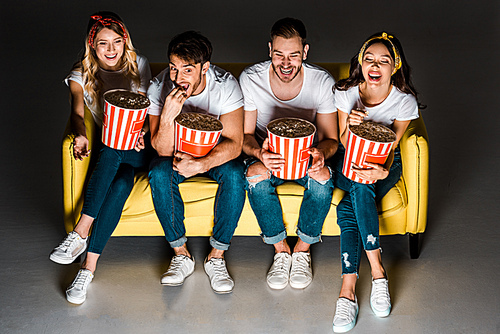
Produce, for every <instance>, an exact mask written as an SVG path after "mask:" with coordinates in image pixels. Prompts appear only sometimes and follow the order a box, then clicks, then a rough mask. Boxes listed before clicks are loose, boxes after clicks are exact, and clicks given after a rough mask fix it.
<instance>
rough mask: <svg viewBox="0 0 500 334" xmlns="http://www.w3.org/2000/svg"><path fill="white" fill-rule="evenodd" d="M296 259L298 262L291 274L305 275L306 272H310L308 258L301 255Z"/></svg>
mask: <svg viewBox="0 0 500 334" xmlns="http://www.w3.org/2000/svg"><path fill="white" fill-rule="evenodd" d="M296 259H297V261H295V263H294V265H293V266H292V272H291V274H296V273H297V272H299V273H305V272H306V271H307V272H308V270H307V268H308V267H309V263H308V262H307V260H306V258H305V257H303V256H300V255H299V256H297V257H296Z"/></svg>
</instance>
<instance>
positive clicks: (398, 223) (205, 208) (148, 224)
mask: <svg viewBox="0 0 500 334" xmlns="http://www.w3.org/2000/svg"><path fill="white" fill-rule="evenodd" d="M166 65H167V64H165V63H153V64H151V69H152V73H153V75H156V74H157V73H159V72H160V71H161V69H163V68H164V67H165V66H166ZM217 65H219V66H220V67H222V68H224V69H226V70H228V71H230V72H231V73H233V74H234V75H235V76H236V77H238V76H239V74H240V73H241V71H242V70H243V69H244V68H245V67H246V66H247V65H249V64H246V63H220V64H217ZM318 65H320V66H322V67H324V68H326V69H327V70H328V71H330V73H332V75H333V76H334V77H335V78H336V79H340V78H345V77H347V76H348V71H349V64H348V63H318ZM85 124H86V127H87V135H88V138H89V141H90V143H91V145H92V143H93V142H94V140H100V138H96V136H95V131H94V129H95V125H94V121H93V119H92V116H91V115H90V112H89V111H88V110H86V113H85ZM72 140H73V137H72V135H71V133H70V131H69V124H68V126H67V128H66V132H65V135H64V138H63V143H62V164H63V202H64V224H65V228H66V231H67V232H69V231H71V230H73V227H74V226H75V224H76V222H77V221H78V219H79V216H80V211H81V209H82V205H83V197H84V196H83V194H84V189H85V184H86V182H87V180H88V178H89V177H90V174H91V173H89V165H90V159H85V160H83V161H76V160H75V159H73V157H72V147H71V144H72ZM400 148H401V154H402V160H403V176H402V177H401V179H400V180H399V181H398V183H397V184H396V185H395V186H394V187H393V188H392V189H391V190H390V192H389V193H388V194H387V195H386V196H385V197H384V198H383V199H382V201H381V203H380V205H379V217H380V233H381V234H382V235H392V234H409V242H410V256H411V257H412V258H417V257H418V252H419V250H418V236H419V234H420V233H423V232H424V231H425V227H426V223H427V194H428V174H429V151H428V138H427V132H426V128H425V124H424V121H423V119H422V117H420V118H419V119H417V120H414V121H412V122H411V123H410V126H409V127H408V130H407V131H406V133H405V135H404V136H403V138H402V139H401V142H400ZM93 153H96V152H92V153H91V154H93ZM94 158H95V157H94ZM216 189H217V183H215V181H212V180H210V179H208V178H205V177H193V178H190V179H188V180H186V181H185V182H183V183H182V184H181V185H180V190H181V194H182V197H183V199H184V202H185V208H186V210H185V217H186V218H185V223H186V231H187V235H188V236H209V235H211V231H212V226H213V203H214V197H215V193H216ZM277 191H278V194H279V197H280V201H281V204H282V207H283V215H284V221H285V224H286V227H287V232H288V235H296V234H295V225H296V222H297V218H298V212H299V208H300V203H301V201H302V195H303V188H302V187H300V186H298V185H297V184H295V183H293V182H288V183H285V184H283V185H282V186H279V187H278V189H277ZM342 196H343V192H342V191H341V190H339V189H335V191H334V195H333V200H332V203H331V208H330V212H329V214H328V216H327V218H326V220H325V224H324V227H323V235H339V233H340V230H339V227H338V225H337V224H336V220H337V214H336V206H337V204H338V203H339V201H340V200H341V198H342ZM259 234H260V229H259V226H258V224H257V220H256V218H255V216H254V214H253V212H252V209H251V207H250V204H249V203H248V200H247V201H246V203H245V207H244V209H243V213H242V215H241V219H240V221H239V223H238V227H237V229H236V232H235V235H240V236H256V235H259ZM162 235H164V234H163V230H162V228H161V225H160V223H159V221H158V218H157V217H156V213H155V210H154V206H153V202H152V199H151V191H150V188H149V183H148V178H147V174H146V173H141V174H139V175H137V176H136V180H135V186H134V188H133V190H132V193H131V194H130V196H129V198H128V200H127V202H126V203H125V207H124V209H123V214H122V217H121V220H120V223H119V224H118V227H117V228H116V230H115V232H114V233H113V236H162Z"/></svg>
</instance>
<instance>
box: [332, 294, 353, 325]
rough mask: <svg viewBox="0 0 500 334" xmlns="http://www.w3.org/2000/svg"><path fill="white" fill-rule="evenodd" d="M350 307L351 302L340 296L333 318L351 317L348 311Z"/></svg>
mask: <svg viewBox="0 0 500 334" xmlns="http://www.w3.org/2000/svg"><path fill="white" fill-rule="evenodd" d="M350 309H351V302H350V301H349V300H347V299H345V298H340V299H339V300H338V302H337V309H336V310H335V318H337V317H338V318H341V319H347V320H349V319H351V317H352V314H351V312H349V311H350Z"/></svg>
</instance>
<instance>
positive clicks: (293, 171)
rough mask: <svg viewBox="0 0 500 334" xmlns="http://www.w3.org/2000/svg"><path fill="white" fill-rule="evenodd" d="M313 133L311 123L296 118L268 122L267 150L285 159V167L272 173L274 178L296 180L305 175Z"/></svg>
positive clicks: (314, 129)
mask: <svg viewBox="0 0 500 334" xmlns="http://www.w3.org/2000/svg"><path fill="white" fill-rule="evenodd" d="M315 132H316V128H315V126H314V125H313V124H312V123H310V122H308V121H306V120H302V119H298V118H279V119H275V120H273V121H271V122H269V124H268V125H267V135H268V137H269V150H270V151H271V152H273V153H278V154H281V156H282V157H283V158H284V159H285V166H284V167H283V168H282V169H281V170H280V171H278V172H275V171H273V174H274V175H275V176H276V177H279V178H281V179H285V180H297V179H300V178H302V177H304V176H305V175H306V173H307V168H308V166H309V156H310V154H309V149H310V148H311V146H312V144H313V139H314V133H315Z"/></svg>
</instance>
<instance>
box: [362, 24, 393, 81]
mask: <svg viewBox="0 0 500 334" xmlns="http://www.w3.org/2000/svg"><path fill="white" fill-rule="evenodd" d="M390 38H394V37H392V36H391V35H387V33H385V32H383V33H382V36H377V37H372V38H370V39H369V40H367V41H366V42H365V44H363V47H362V48H361V50H360V51H359V55H358V62H359V64H360V65H363V55H364V53H365V49H366V46H367V45H368V43H369V42H371V41H373V40H374V39H385V40H386V41H389V43H391V46H392V51H393V52H394V70H393V71H392V74H394V73H396V72H397V71H398V70H399V69H400V68H401V58H400V57H399V53H398V50H396V47H395V46H394V44H392V41H391V40H390Z"/></svg>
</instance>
